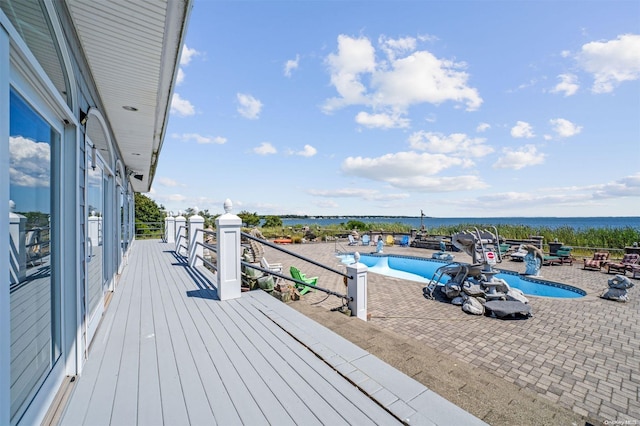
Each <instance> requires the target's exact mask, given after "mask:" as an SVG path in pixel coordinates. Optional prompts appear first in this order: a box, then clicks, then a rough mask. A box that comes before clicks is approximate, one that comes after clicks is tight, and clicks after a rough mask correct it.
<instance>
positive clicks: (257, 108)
mask: <svg viewBox="0 0 640 426" xmlns="http://www.w3.org/2000/svg"><path fill="white" fill-rule="evenodd" d="M236 96H237V98H238V103H239V104H240V106H239V107H238V112H239V113H240V115H242V116H243V117H245V118H248V119H250V120H256V119H258V118H259V117H260V112H261V111H262V102H260V101H259V100H258V99H256V98H254V97H253V96H251V95H246V94H244V93H238V94H237V95H236Z"/></svg>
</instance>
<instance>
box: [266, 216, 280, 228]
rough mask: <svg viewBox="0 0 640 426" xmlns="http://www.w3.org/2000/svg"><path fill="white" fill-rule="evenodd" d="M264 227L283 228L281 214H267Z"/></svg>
mask: <svg viewBox="0 0 640 426" xmlns="http://www.w3.org/2000/svg"><path fill="white" fill-rule="evenodd" d="M262 227H263V228H282V219H280V217H279V216H267V217H265V218H264V225H262Z"/></svg>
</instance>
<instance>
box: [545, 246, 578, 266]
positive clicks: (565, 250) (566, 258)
mask: <svg viewBox="0 0 640 426" xmlns="http://www.w3.org/2000/svg"><path fill="white" fill-rule="evenodd" d="M571 250H573V247H564V246H563V247H561V248H559V249H557V250H556V254H555V255H546V256H544V259H543V261H542V264H543V265H564V264H565V263H568V264H569V265H573V256H571Z"/></svg>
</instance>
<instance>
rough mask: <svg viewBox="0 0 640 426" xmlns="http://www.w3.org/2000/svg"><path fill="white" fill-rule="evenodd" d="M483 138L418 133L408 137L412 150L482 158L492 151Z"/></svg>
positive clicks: (455, 134) (454, 134)
mask: <svg viewBox="0 0 640 426" xmlns="http://www.w3.org/2000/svg"><path fill="white" fill-rule="evenodd" d="M485 142H486V139H485V138H470V137H469V136H467V135H466V134H464V133H452V134H450V135H443V134H442V133H435V132H424V131H419V132H415V133H413V134H411V135H410V136H409V146H410V147H411V148H412V149H416V150H420V151H428V152H432V153H436V154H437V153H439V154H451V155H454V156H458V157H464V158H469V157H472V158H473V157H484V156H485V155H487V154H490V153H492V152H493V151H494V149H493V148H492V147H490V146H488V145H486V144H485Z"/></svg>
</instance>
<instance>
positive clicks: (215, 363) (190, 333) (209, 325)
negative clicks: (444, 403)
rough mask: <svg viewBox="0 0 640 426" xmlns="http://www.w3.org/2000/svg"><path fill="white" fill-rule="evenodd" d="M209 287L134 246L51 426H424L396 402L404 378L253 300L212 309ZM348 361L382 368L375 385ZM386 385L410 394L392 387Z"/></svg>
mask: <svg viewBox="0 0 640 426" xmlns="http://www.w3.org/2000/svg"><path fill="white" fill-rule="evenodd" d="M213 281H214V276H213V274H211V273H210V272H208V271H202V270H198V269H192V268H189V267H188V266H186V264H185V259H183V258H182V257H180V256H176V255H175V253H173V247H172V245H168V244H164V243H161V242H159V241H136V242H135V245H134V246H133V247H132V251H131V254H130V256H129V265H128V267H127V268H125V270H124V272H123V274H122V276H121V278H120V280H119V283H118V286H117V287H116V291H115V294H114V297H113V300H112V302H111V305H110V306H109V309H108V310H107V311H106V313H105V316H104V319H103V322H102V324H101V325H100V327H99V329H98V331H97V333H96V337H95V339H94V342H93V345H92V347H91V352H90V356H89V360H88V362H87V364H86V366H85V368H84V371H83V373H82V375H81V377H80V378H79V380H78V381H77V385H76V386H75V389H74V391H73V394H72V395H71V398H70V401H69V403H68V405H67V407H66V410H65V412H64V414H63V417H62V420H61V424H62V425H77V424H92V425H94V424H95V425H101V424H105V425H106V424H111V425H121V424H127V425H142V426H144V425H159V424H165V425H176V424H185V425H186V424H207V425H213V424H220V425H240V424H251V425H267V424H278V425H288V424H290V425H295V424H305V425H314V424H331V425H341V424H358V425H367V424H385V425H387V424H400V421H399V420H398V413H399V414H401V415H407V416H409V415H412V416H413V418H414V419H415V420H419V419H423V420H424V418H422V417H421V416H420V413H419V412H418V411H419V408H416V407H415V406H411V405H409V404H408V401H405V400H402V399H401V397H399V396H397V395H396V394H397V393H401V394H402V393H403V392H404V393H405V394H406V395H408V396H415V394H416V390H415V389H414V388H413V387H412V386H413V383H412V382H410V380H411V379H409V378H408V377H407V376H405V375H403V374H402V373H400V372H398V371H397V370H395V369H392V368H391V367H388V366H387V365H386V364H384V363H382V362H381V361H379V360H377V359H374V358H373V357H372V356H371V355H370V354H368V352H366V351H364V350H362V349H360V348H358V347H357V346H355V345H353V344H351V343H350V342H347V343H348V344H345V342H346V341H345V340H344V339H342V338H341V337H339V336H337V335H335V334H334V333H332V332H330V331H329V330H327V329H326V328H324V327H322V326H321V325H319V324H317V323H315V322H314V321H312V320H310V319H309V318H307V317H304V316H303V315H302V314H300V313H298V312H297V311H295V310H293V309H291V308H289V307H288V306H286V305H285V304H283V303H281V302H279V301H277V300H276V299H274V298H272V297H271V296H269V295H268V294H266V293H264V292H262V291H255V292H250V293H243V294H242V296H241V297H240V298H239V299H235V300H228V301H224V302H221V301H219V300H217V297H216V290H215V288H214V287H212V282H213ZM301 342H302V343H301ZM336 345H338V346H336ZM340 345H342V346H343V347H340ZM357 362H360V363H361V367H362V368H363V369H364V370H367V369H374V370H375V367H376V365H384V366H386V367H388V368H384V369H380V370H381V371H382V373H383V375H382V376H381V377H380V378H378V379H379V380H378V382H376V377H375V376H376V372H375V371H368V372H367V373H366V374H365V373H364V372H363V370H362V369H359V368H358V367H357V366H356V364H357ZM378 362H379V363H380V364H377V363H378ZM396 374H397V377H395V378H397V379H398V380H399V381H400V382H402V381H403V380H407V379H409V381H407V382H406V383H408V384H411V385H412V386H409V387H404V386H399V385H397V384H393V385H391V384H392V383H395V382H394V375H396ZM349 375H351V377H350V379H347V377H349ZM356 377H362V380H364V382H362V383H361V385H360V388H359V387H357V386H355V385H354V383H353V382H355V381H361V379H357V380H353V378H356ZM367 380H368V381H367ZM380 383H383V384H382V385H381V384H380ZM385 383H386V384H387V387H390V388H392V389H393V390H394V392H395V393H394V392H391V391H388V390H387V387H385ZM394 386H395V387H394ZM363 389H365V390H366V389H369V390H370V391H371V392H369V393H367V392H365V391H363ZM419 390H424V391H427V389H426V388H424V387H423V388H420V389H419ZM385 392H386V393H385ZM373 394H377V395H378V396H379V397H380V398H379V400H378V401H377V402H376V401H375V397H372V395H373ZM414 402H415V401H414ZM385 404H386V405H388V407H385ZM390 407H391V408H390ZM394 410H395V413H396V414H394ZM418 423H419V422H418ZM425 423H427V424H428V423H429V422H425Z"/></svg>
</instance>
